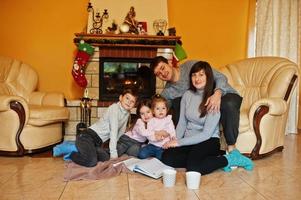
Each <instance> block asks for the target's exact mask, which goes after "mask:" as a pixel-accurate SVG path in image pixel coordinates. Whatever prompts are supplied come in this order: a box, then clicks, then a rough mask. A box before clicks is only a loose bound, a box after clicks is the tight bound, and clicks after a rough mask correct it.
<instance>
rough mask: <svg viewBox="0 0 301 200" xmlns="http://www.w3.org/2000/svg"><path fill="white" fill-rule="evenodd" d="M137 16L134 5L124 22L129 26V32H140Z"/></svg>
mask: <svg viewBox="0 0 301 200" xmlns="http://www.w3.org/2000/svg"><path fill="white" fill-rule="evenodd" d="M135 17H136V12H135V8H134V7H133V6H132V7H131V8H130V11H129V12H128V13H127V15H126V17H125V19H124V23H125V24H127V25H128V26H129V33H134V34H139V31H138V21H137V20H136V19H135Z"/></svg>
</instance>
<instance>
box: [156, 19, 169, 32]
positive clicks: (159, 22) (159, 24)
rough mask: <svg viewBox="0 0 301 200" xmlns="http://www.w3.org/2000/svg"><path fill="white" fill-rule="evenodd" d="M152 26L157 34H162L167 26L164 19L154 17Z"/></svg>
mask: <svg viewBox="0 0 301 200" xmlns="http://www.w3.org/2000/svg"><path fill="white" fill-rule="evenodd" d="M153 26H154V29H155V31H156V33H157V35H158V36H164V33H165V31H166V28H167V21H166V20H165V19H156V20H155V21H154V23H153Z"/></svg>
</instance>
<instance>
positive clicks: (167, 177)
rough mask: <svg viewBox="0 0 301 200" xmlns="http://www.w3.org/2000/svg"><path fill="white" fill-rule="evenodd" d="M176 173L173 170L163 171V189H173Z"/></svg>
mask: <svg viewBox="0 0 301 200" xmlns="http://www.w3.org/2000/svg"><path fill="white" fill-rule="evenodd" d="M176 175H177V171H176V170H174V169H165V170H163V184H164V186H165V187H173V186H174V185H175V184H176Z"/></svg>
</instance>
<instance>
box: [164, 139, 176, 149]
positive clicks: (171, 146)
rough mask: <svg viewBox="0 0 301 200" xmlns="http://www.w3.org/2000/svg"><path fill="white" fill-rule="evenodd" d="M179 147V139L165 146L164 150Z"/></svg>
mask: <svg viewBox="0 0 301 200" xmlns="http://www.w3.org/2000/svg"><path fill="white" fill-rule="evenodd" d="M177 146H179V144H178V141H177V139H172V140H170V141H169V142H166V143H165V144H164V145H163V149H168V148H174V147H177Z"/></svg>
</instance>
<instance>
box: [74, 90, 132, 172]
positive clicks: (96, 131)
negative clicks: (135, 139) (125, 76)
mask: <svg viewBox="0 0 301 200" xmlns="http://www.w3.org/2000/svg"><path fill="white" fill-rule="evenodd" d="M136 100H137V93H136V92H134V91H133V90H130V89H126V90H124V91H123V92H122V94H121V95H120V96H119V102H118V103H114V104H112V105H111V106H109V107H108V110H107V112H106V113H105V114H104V116H103V117H102V118H101V119H99V120H98V121H97V122H96V123H94V124H92V125H91V126H90V127H89V128H88V129H87V130H86V131H83V133H80V134H78V135H76V141H75V145H76V148H77V150H78V152H72V153H71V160H72V161H73V162H75V163H77V164H79V165H82V166H86V167H93V166H95V165H96V164H97V162H98V161H105V160H108V159H109V158H117V157H118V154H117V141H118V139H119V137H120V136H121V135H122V134H124V132H125V129H126V125H127V121H128V118H129V116H130V110H131V109H132V108H134V106H135V104H136ZM109 139H110V143H109V149H110V156H109V155H108V154H107V153H106V151H104V149H102V148H100V146H101V145H102V144H103V143H104V142H106V141H107V140H109Z"/></svg>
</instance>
